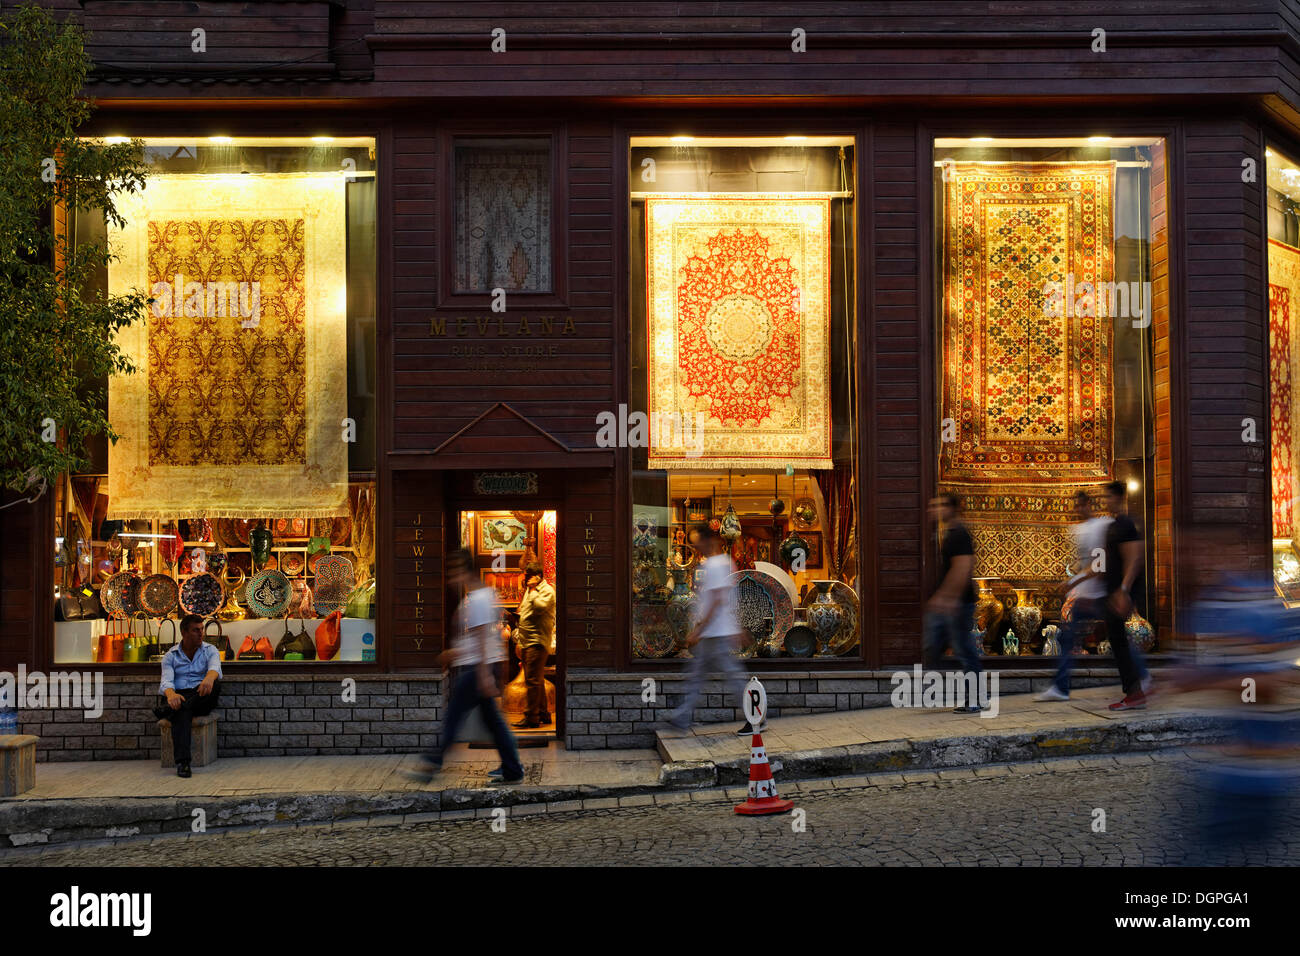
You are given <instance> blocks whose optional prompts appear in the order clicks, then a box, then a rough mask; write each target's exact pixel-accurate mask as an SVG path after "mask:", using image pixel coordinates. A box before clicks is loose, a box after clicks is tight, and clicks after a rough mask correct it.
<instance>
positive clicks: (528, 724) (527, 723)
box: [510, 717, 541, 727]
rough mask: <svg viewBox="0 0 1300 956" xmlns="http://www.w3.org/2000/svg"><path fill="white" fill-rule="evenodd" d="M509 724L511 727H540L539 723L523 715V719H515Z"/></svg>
mask: <svg viewBox="0 0 1300 956" xmlns="http://www.w3.org/2000/svg"><path fill="white" fill-rule="evenodd" d="M510 726H511V727H540V726H541V724H539V723H536V722H534V721H531V720H529V719H528V718H527V717H525V718H524V719H523V720H516V721H515V722H514V723H513V724H511V725H510Z"/></svg>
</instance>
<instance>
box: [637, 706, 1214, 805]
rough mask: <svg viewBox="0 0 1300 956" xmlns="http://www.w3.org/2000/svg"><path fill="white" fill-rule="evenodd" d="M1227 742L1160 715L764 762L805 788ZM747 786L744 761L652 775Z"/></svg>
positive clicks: (1197, 722) (1205, 723)
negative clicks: (870, 776) (817, 782)
mask: <svg viewBox="0 0 1300 956" xmlns="http://www.w3.org/2000/svg"><path fill="white" fill-rule="evenodd" d="M976 719H978V718H976ZM1227 736H1228V730H1227V727H1226V725H1225V724H1224V723H1223V721H1221V720H1219V719H1216V718H1213V717H1207V716H1204V715H1201V714H1166V715H1160V716H1155V717H1150V718H1144V719H1138V720H1130V721H1123V722H1121V721H1113V722H1108V723H1106V724H1103V725H1102V726H1097V725H1095V724H1093V725H1087V726H1081V727H1062V728H1053V729H1051V730H1046V731H1030V732H1025V733H1020V734H1001V735H997V736H991V735H986V734H981V735H971V736H966V737H938V738H929V739H903V740H891V741H884V742H879V743H870V744H854V745H851V746H845V747H828V748H826V749H824V750H804V751H799V752H797V753H782V752H780V751H770V752H769V754H768V758H769V759H770V760H771V761H772V763H773V768H774V770H776V772H777V776H778V780H779V779H786V780H806V779H810V778H815V777H839V776H852V775H858V774H864V773H882V772H889V771H902V770H934V769H941V768H946V767H973V766H977V765H980V764H1001V763H1021V762H1025V761H1033V760H1044V759H1052V758H1056V757H1077V756H1082V755H1097V754H1116V753H1133V752H1142V751H1150V750H1161V749H1164V748H1169V747H1187V746H1196V745H1200V744H1207V743H1214V742H1216V741H1219V740H1223V739H1224V738H1226V737H1227ZM778 764H779V765H780V767H779V769H777V765H778ZM710 769H712V773H710ZM748 780H749V758H748V757H736V758H734V759H732V760H727V761H719V762H716V763H714V762H708V761H704V762H698V763H675V764H665V765H664V767H663V769H662V770H661V771H660V773H659V782H660V783H661V784H662V785H663V786H665V787H671V788H684V787H711V786H732V785H738V784H744V783H747V782H748Z"/></svg>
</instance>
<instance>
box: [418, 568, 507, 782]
mask: <svg viewBox="0 0 1300 956" xmlns="http://www.w3.org/2000/svg"><path fill="white" fill-rule="evenodd" d="M462 588H463V589H464V591H465V598H464V600H462V601H461V602H460V606H459V607H457V608H456V617H455V623H454V625H453V628H452V634H453V639H452V646H451V647H449V648H448V649H447V650H445V651H443V652H442V654H441V655H439V657H438V663H439V664H440V665H441V666H442V668H443V671H444V673H447V674H448V675H449V676H448V679H447V681H446V686H447V687H449V688H450V690H449V691H448V694H447V698H448V699H447V716H446V719H445V720H444V721H443V725H442V746H441V747H434V748H433V749H432V750H430V751H429V752H428V753H426V754H425V755H424V757H423V759H422V761H421V765H420V768H419V770H417V771H416V772H415V773H413V774H411V776H412V778H413V779H416V780H419V781H421V782H424V783H427V782H428V781H429V780H430V779H432V778H433V775H434V774H435V773H437V772H438V771H439V770H441V769H442V756H443V753H444V752H445V751H446V749H447V748H448V747H450V746H451V745H452V744H453V743H455V742H456V734H457V733H458V732H459V731H460V729H461V727H462V726H463V725H464V723H465V718H466V717H468V716H469V714H470V712H471V711H473V710H474V709H475V708H478V711H479V713H480V715H481V716H482V718H483V723H484V725H485V726H486V727H487V729H488V731H489V732H490V733H491V734H492V739H493V742H494V743H495V744H496V748H497V753H499V754H500V755H501V767H500V769H498V770H494V771H492V773H491V774H489V776H491V777H496V778H499V779H500V780H501V782H502V783H519V782H520V781H522V780H523V779H524V768H523V764H521V763H520V762H519V749H518V747H517V745H516V744H515V735H514V734H512V733H511V732H510V728H509V727H507V726H506V722H505V719H504V718H503V717H502V716H501V712H500V711H499V710H497V705H496V697H497V695H498V694H500V693H501V689H500V687H499V686H498V685H497V676H496V667H497V665H498V664H500V663H501V662H502V661H504V660H505V650H504V648H503V646H502V641H501V613H500V612H499V611H498V610H497V594H496V591H494V590H493V589H492V588H490V587H488V586H487V585H486V584H484V583H483V582H482V581H481V580H480V579H479V577H478V575H476V574H475V573H474V557H473V555H471V554H470V553H469V551H467V550H466V549H464V548H459V549H457V550H455V551H453V552H451V554H449V555H447V589H448V591H450V592H451V593H452V594H453V595H455V594H456V593H458V592H459V591H460V590H461V589H462ZM451 666H454V667H455V669H454V670H448V668H449V667H451Z"/></svg>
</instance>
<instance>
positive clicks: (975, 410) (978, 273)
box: [939, 162, 1115, 582]
mask: <svg viewBox="0 0 1300 956" xmlns="http://www.w3.org/2000/svg"><path fill="white" fill-rule="evenodd" d="M1114 181H1115V167H1114V164H1113V163H1110V162H1101V163H1086V162H1080V163H1068V164H1065V163H998V164H991V163H950V164H948V165H947V166H946V167H945V169H944V200H945V206H944V217H943V233H944V234H943V263H942V269H943V273H942V275H943V292H942V294H943V326H942V344H943V367H942V374H941V396H940V408H941V419H942V421H941V438H942V439H943V440H942V441H941V445H940V453H939V490H940V491H951V492H953V493H956V494H958V495H960V496H961V497H962V498H963V499H964V502H965V505H966V520H967V524H968V525H969V527H970V530H971V534H972V537H973V538H974V541H975V545H976V551H977V555H976V567H977V573H981V574H986V575H998V576H1001V577H1003V578H1004V579H1008V580H1012V581H1025V582H1033V581H1040V582H1045V581H1058V580H1060V579H1061V578H1062V577H1063V576H1064V567H1065V564H1066V563H1067V562H1068V561H1069V560H1070V559H1071V557H1072V554H1071V551H1072V547H1071V543H1070V537H1069V533H1068V527H1069V525H1070V523H1071V522H1072V521H1073V520H1074V517H1073V514H1072V511H1071V506H1072V504H1073V497H1074V494H1075V493H1076V492H1077V491H1079V490H1092V489H1095V488H1096V486H1097V485H1098V484H1099V483H1100V482H1103V481H1106V480H1109V479H1110V478H1111V475H1112V472H1113V448H1114V442H1113V432H1112V429H1113V422H1112V418H1113V410H1112V404H1113V390H1112V389H1113V387H1112V382H1111V366H1112V354H1111V350H1112V345H1111V340H1112V322H1113V321H1114V319H1113V312H1112V305H1113V299H1112V296H1113V295H1114V293H1113V292H1112V291H1111V290H1112V289H1113V283H1114V279H1115V265H1114V234H1113V225H1112V208H1111V204H1112V197H1113V195H1114Z"/></svg>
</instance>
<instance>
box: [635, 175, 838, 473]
mask: <svg viewBox="0 0 1300 956" xmlns="http://www.w3.org/2000/svg"><path fill="white" fill-rule="evenodd" d="M829 226H830V200H828V199H809V198H800V197H798V196H793V195H771V196H762V197H758V196H742V195H722V194H702V195H698V196H689V197H680V196H679V197H671V198H669V197H653V198H650V199H647V200H646V283H647V299H648V308H647V312H648V317H649V318H648V337H649V340H648V342H647V351H648V364H649V370H648V371H649V411H650V422H651V424H650V436H649V440H650V452H649V466H650V467H651V468H696V469H700V468H712V469H718V468H733V467H735V468H784V467H785V466H786V465H792V466H794V467H796V468H830V467H831V412H830V368H829V364H828V361H829V356H828V351H829V341H830V312H829V309H830V243H829ZM682 422H684V423H685V429H686V431H685V435H686V439H685V440H683V439H682V437H681V435H680V434H678V433H674V432H673V431H672V430H671V426H672V425H673V424H676V423H682ZM696 422H699V423H700V426H701V429H700V433H699V434H696V433H695V431H694V429H695V424H696ZM692 439H698V441H697V443H696V447H695V448H691V447H690V446H691V444H692ZM693 452H698V453H693Z"/></svg>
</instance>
